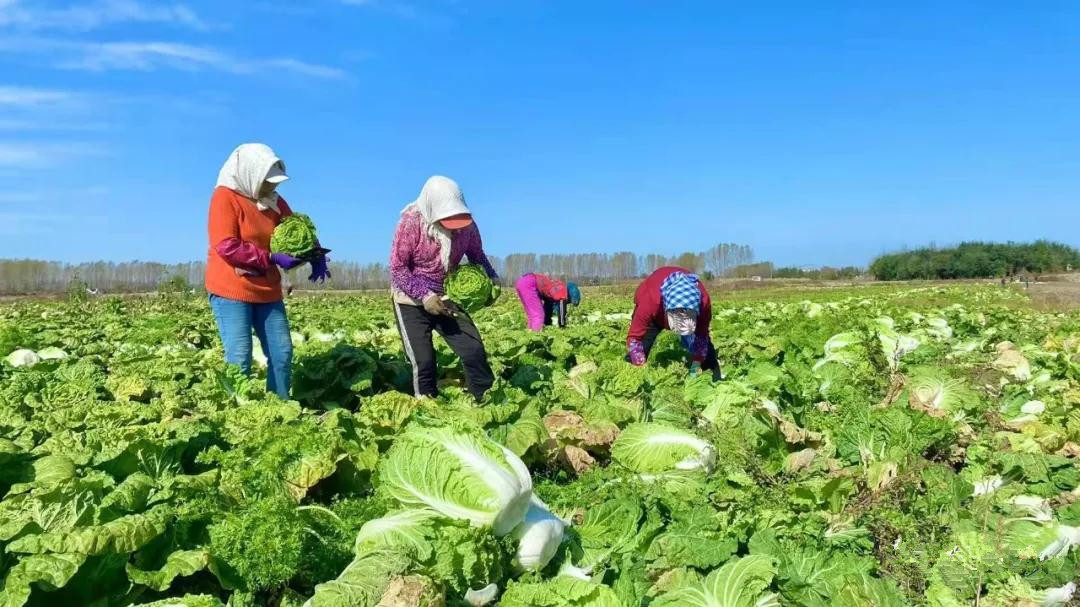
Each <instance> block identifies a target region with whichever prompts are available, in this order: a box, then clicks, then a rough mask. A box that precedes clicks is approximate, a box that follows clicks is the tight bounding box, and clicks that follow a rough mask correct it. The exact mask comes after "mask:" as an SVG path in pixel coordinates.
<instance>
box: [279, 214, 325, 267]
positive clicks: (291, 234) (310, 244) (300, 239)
mask: <svg viewBox="0 0 1080 607" xmlns="http://www.w3.org/2000/svg"><path fill="white" fill-rule="evenodd" d="M317 241H318V237H317V236H316V235H315V223H314V222H312V221H311V218H310V217H308V216H307V215H304V214H302V213H294V214H292V215H289V216H288V217H286V218H284V219H282V220H281V223H279V224H278V226H277V227H276V228H274V233H273V234H272V235H271V236H270V250H271V251H273V252H274V253H285V254H286V255H292V256H293V257H303V256H304V255H307V254H308V253H310V252H311V251H312V250H313V249H314V248H315V243H316V242H317Z"/></svg>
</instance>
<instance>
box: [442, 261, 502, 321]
mask: <svg viewBox="0 0 1080 607" xmlns="http://www.w3.org/2000/svg"><path fill="white" fill-rule="evenodd" d="M445 287H446V295H447V296H448V297H449V298H450V299H452V300H453V301H454V302H455V303H457V304H458V305H459V306H461V307H462V309H464V310H465V311H466V312H475V311H477V310H479V309H480V308H483V307H484V306H486V305H488V304H489V303H491V300H492V294H493V292H494V283H493V282H492V281H491V278H490V277H488V275H487V272H486V271H485V270H484V268H482V267H481V266H479V265H477V264H473V263H467V264H463V265H460V266H458V267H457V268H454V270H453V271H452V272H450V273H449V274H448V275H447V276H446V284H445Z"/></svg>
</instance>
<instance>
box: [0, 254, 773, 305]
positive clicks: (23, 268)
mask: <svg viewBox="0 0 1080 607" xmlns="http://www.w3.org/2000/svg"><path fill="white" fill-rule="evenodd" d="M489 259H490V261H491V263H492V264H493V265H494V266H495V269H496V271H497V272H498V273H499V276H501V277H502V278H503V283H504V284H507V285H509V284H512V283H513V281H514V280H516V279H517V278H518V277H520V276H521V275H522V274H525V273H528V272H539V273H543V274H549V275H551V276H555V277H559V278H564V279H567V280H575V281H577V282H579V283H581V284H587V285H591V284H610V283H616V282H621V281H625V280H631V279H635V278H640V277H642V276H644V275H646V274H648V273H650V272H652V271H653V270H655V269H656V268H659V267H663V266H667V265H677V266H681V267H684V268H688V269H690V270H692V271H694V272H697V273H699V274H701V275H702V276H703V278H705V279H706V280H710V279H712V278H714V277H728V276H740V277H748V276H749V275H750V273H754V274H758V273H762V272H761V271H760V270H759V268H758V266H761V267H764V265H763V264H754V263H753V262H754V250H753V249H752V248H751V247H750V246H747V245H740V244H736V243H720V244H717V245H715V246H713V247H711V248H709V249H708V250H706V251H701V252H696V253H695V252H685V253H681V254H679V255H674V256H665V255H659V254H647V255H639V254H636V253H633V252H631V251H623V252H618V253H556V254H537V253H512V254H510V255H506V256H503V257H497V256H489ZM766 263H767V262H766ZM767 265H768V268H769V269H771V268H772V264H768V263H767ZM330 268H331V272H332V273H333V280H332V281H331V282H329V283H328V284H327V286H326V287H322V286H319V287H312V286H311V284H310V283H308V281H307V280H305V277H306V274H305V269H304V268H300V269H299V270H297V271H296V272H291V273H287V274H286V278H285V283H286V284H287V285H290V286H293V287H295V288H297V289H310V288H320V289H321V288H329V289H337V290H353V289H385V288H387V287H388V286H389V271H388V268H387V266H386V264H385V263H355V262H349V261H338V260H332V261H331V263H330ZM205 271H206V264H205V263H204V262H201V261H195V262H187V263H178V264H165V263H159V262H153V261H130V262H111V261H94V262H85V263H78V264H71V263H64V262H57V261H42V260H37V259H0V295H25V294H36V293H63V292H67V291H69V289H71V287H72V285H73V284H77V285H79V288H84V289H87V290H90V291H91V292H101V293H129V292H147V291H155V290H161V289H163V288H164V289H168V290H177V289H181V288H191V287H194V288H198V287H200V286H201V285H202V283H203V274H204V273H205Z"/></svg>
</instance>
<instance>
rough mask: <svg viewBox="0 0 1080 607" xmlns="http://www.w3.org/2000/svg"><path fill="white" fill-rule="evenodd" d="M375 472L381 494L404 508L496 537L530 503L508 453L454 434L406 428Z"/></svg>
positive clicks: (472, 435)
mask: <svg viewBox="0 0 1080 607" xmlns="http://www.w3.org/2000/svg"><path fill="white" fill-rule="evenodd" d="M380 472H381V474H380V476H381V479H382V485H383V487H384V488H385V490H386V491H388V492H389V494H390V495H392V496H393V497H394V498H395V499H397V500H398V501H399V502H401V503H402V504H403V505H405V506H407V507H419V508H431V509H432V510H435V511H436V512H439V513H441V514H442V515H443V516H447V517H450V518H455V519H463V520H467V521H469V522H471V523H472V524H473V525H476V526H485V527H491V528H492V530H493V531H494V532H495V535H497V536H503V535H506V534H507V533H509V532H510V531H511V530H512V529H513V528H514V527H516V526H518V524H520V523H521V522H522V521H523V520H524V519H525V512H526V511H527V510H528V509H529V500H530V499H531V498H532V479H531V478H530V477H529V469H528V468H526V467H525V464H523V463H522V462H521V460H520V459H518V457H517V456H516V455H514V453H513V452H512V451H510V450H509V449H507V448H506V447H503V446H502V445H500V444H499V443H496V442H495V441H493V440H491V439H489V438H487V437H486V436H484V435H483V434H480V433H478V432H470V431H468V430H463V429H458V428H450V427H437V428H428V427H421V426H414V427H412V428H410V429H409V430H407V431H406V432H404V433H403V434H401V435H400V436H398V438H397V439H396V440H395V441H394V446H393V448H391V449H390V451H389V452H388V453H387V456H386V459H385V460H384V461H383V463H382V468H381V470H380Z"/></svg>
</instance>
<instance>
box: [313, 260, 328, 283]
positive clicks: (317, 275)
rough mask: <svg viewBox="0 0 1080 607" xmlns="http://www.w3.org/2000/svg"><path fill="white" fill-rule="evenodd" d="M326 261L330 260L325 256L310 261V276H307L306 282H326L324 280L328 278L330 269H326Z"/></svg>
mask: <svg viewBox="0 0 1080 607" xmlns="http://www.w3.org/2000/svg"><path fill="white" fill-rule="evenodd" d="M328 261H330V258H329V257H327V256H326V255H323V256H322V257H316V258H315V259H313V260H311V275H310V276H308V280H310V281H311V282H316V283H317V282H326V279H327V278H330V269H329V268H327V267H326V263H327V262H328Z"/></svg>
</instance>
